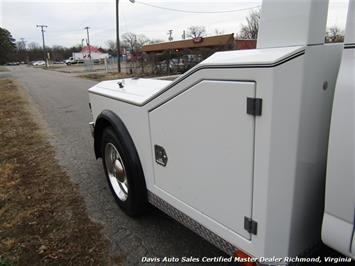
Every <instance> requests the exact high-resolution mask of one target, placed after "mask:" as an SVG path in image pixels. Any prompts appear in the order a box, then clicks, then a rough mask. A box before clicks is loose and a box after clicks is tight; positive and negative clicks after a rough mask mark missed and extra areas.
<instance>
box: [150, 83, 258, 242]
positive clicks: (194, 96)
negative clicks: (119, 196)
mask: <svg viewBox="0 0 355 266" xmlns="http://www.w3.org/2000/svg"><path fill="white" fill-rule="evenodd" d="M255 90H256V88H255V83H254V82H237V81H218V80H204V81H201V82H199V83H198V84H196V85H194V86H192V87H190V88H189V89H187V90H185V91H184V92H182V93H180V94H179V95H177V96H175V97H173V98H172V99H170V100H168V101H166V102H165V103H163V104H161V105H160V106H158V107H156V108H155V109H153V110H151V111H150V113H149V119H150V126H151V143H152V154H153V156H154V162H153V164H154V173H155V177H154V178H155V184H154V185H155V186H156V187H157V188H159V189H158V190H160V191H161V192H162V193H164V194H165V197H166V195H168V196H169V197H170V198H171V201H170V202H174V200H177V201H180V202H183V203H184V205H187V206H188V207H189V208H190V209H191V208H192V209H193V210H194V211H195V217H198V216H199V215H205V216H208V218H209V219H212V220H213V222H214V223H215V224H216V225H217V226H223V227H226V228H228V229H230V230H232V231H233V232H235V233H237V234H239V235H241V236H243V237H245V238H247V239H250V234H249V233H248V232H247V230H245V229H244V218H245V217H251V208H252V183H253V166H254V130H255V117H254V116H253V115H250V114H248V113H247V98H254V97H255V93H256V91H255ZM180 210H181V209H180ZM181 211H183V212H184V210H181ZM197 220H198V219H197Z"/></svg>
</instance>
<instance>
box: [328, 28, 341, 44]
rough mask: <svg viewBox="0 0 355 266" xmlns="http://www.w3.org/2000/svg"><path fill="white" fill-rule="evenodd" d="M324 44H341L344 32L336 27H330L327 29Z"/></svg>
mask: <svg viewBox="0 0 355 266" xmlns="http://www.w3.org/2000/svg"><path fill="white" fill-rule="evenodd" d="M325 41H326V42H343V41H344V31H343V30H341V29H340V28H339V27H338V26H332V27H330V28H328V29H327V32H326V36H325Z"/></svg>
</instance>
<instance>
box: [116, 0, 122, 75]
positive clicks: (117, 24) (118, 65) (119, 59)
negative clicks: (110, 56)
mask: <svg viewBox="0 0 355 266" xmlns="http://www.w3.org/2000/svg"><path fill="white" fill-rule="evenodd" d="M119 12H120V9H119V0H116V46H117V71H118V73H121V45H120V22H119Z"/></svg>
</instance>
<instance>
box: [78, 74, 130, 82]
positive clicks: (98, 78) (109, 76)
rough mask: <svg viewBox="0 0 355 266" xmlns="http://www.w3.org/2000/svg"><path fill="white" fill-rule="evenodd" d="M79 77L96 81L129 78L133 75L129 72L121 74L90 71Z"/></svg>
mask: <svg viewBox="0 0 355 266" xmlns="http://www.w3.org/2000/svg"><path fill="white" fill-rule="evenodd" d="M78 77H80V78H84V79H90V80H96V81H103V80H113V79H122V78H129V77H132V75H128V74H124V73H121V74H118V73H90V74H84V75H79V76H78Z"/></svg>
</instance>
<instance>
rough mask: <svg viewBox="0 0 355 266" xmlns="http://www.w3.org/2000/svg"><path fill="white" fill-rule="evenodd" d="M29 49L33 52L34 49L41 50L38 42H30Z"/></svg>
mask: <svg viewBox="0 0 355 266" xmlns="http://www.w3.org/2000/svg"><path fill="white" fill-rule="evenodd" d="M27 47H28V49H30V50H33V49H39V48H40V46H39V44H38V43H36V42H30V43H29V44H28V45H27Z"/></svg>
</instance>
